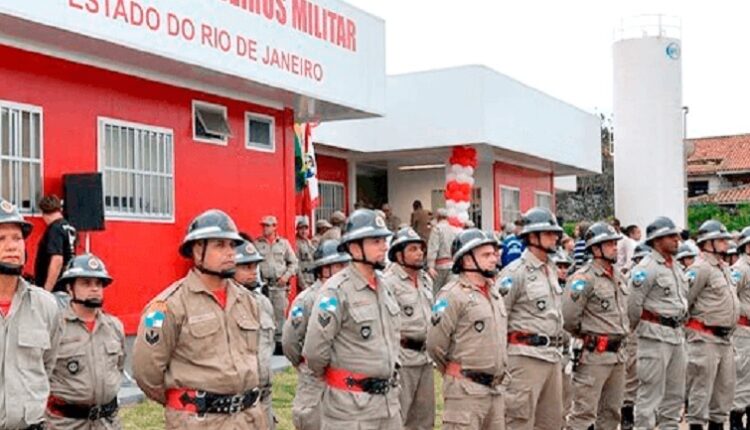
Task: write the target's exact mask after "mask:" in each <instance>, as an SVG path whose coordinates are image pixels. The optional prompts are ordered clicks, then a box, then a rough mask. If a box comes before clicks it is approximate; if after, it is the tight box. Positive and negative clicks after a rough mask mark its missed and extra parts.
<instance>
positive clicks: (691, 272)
mask: <svg viewBox="0 0 750 430" xmlns="http://www.w3.org/2000/svg"><path fill="white" fill-rule="evenodd" d="M696 275H697V273H695V270H688V271H687V273H685V276H687V278H688V282H690V283H691V284H692V283H693V281H695V277H696Z"/></svg>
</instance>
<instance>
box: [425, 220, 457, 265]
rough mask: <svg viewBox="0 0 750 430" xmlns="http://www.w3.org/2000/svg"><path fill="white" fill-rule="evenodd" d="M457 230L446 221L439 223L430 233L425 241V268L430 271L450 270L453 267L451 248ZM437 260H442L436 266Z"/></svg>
mask: <svg viewBox="0 0 750 430" xmlns="http://www.w3.org/2000/svg"><path fill="white" fill-rule="evenodd" d="M458 232H459V230H458V229H457V228H456V227H453V226H452V225H450V223H449V222H448V221H445V220H443V221H440V222H439V223H437V225H436V226H435V227H434V228H433V229H432V231H431V232H430V238H429V240H428V241H427V266H428V267H430V268H431V269H450V268H451V267H452V266H453V260H452V257H453V255H452V254H451V247H452V246H453V239H455V238H456V235H457V234H458ZM437 260H444V262H441V264H437Z"/></svg>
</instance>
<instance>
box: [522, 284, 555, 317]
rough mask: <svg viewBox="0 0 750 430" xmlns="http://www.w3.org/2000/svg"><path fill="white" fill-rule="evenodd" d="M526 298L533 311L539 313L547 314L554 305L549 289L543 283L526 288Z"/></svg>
mask: <svg viewBox="0 0 750 430" xmlns="http://www.w3.org/2000/svg"><path fill="white" fill-rule="evenodd" d="M526 296H527V297H528V299H529V304H530V306H531V308H532V310H534V311H536V312H538V313H541V312H545V311H546V310H547V308H549V307H550V306H551V305H552V303H550V302H551V300H552V297H551V296H550V294H549V287H547V285H544V284H543V283H541V282H535V283H532V284H529V285H528V286H527V287H526Z"/></svg>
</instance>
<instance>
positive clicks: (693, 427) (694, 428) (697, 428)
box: [690, 424, 703, 430]
mask: <svg viewBox="0 0 750 430" xmlns="http://www.w3.org/2000/svg"><path fill="white" fill-rule="evenodd" d="M690 430H703V424H690Z"/></svg>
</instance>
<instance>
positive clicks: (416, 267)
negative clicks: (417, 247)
mask: <svg viewBox="0 0 750 430" xmlns="http://www.w3.org/2000/svg"><path fill="white" fill-rule="evenodd" d="M398 254H401V259H400V260H401V261H396V262H397V263H398V264H399V265H401V266H404V267H406V268H408V269H411V270H417V271H419V270H426V269H427V262H426V261H424V260H422V263H421V264H406V257H405V256H404V251H398V252H397V253H396V260H399V258H398Z"/></svg>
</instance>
